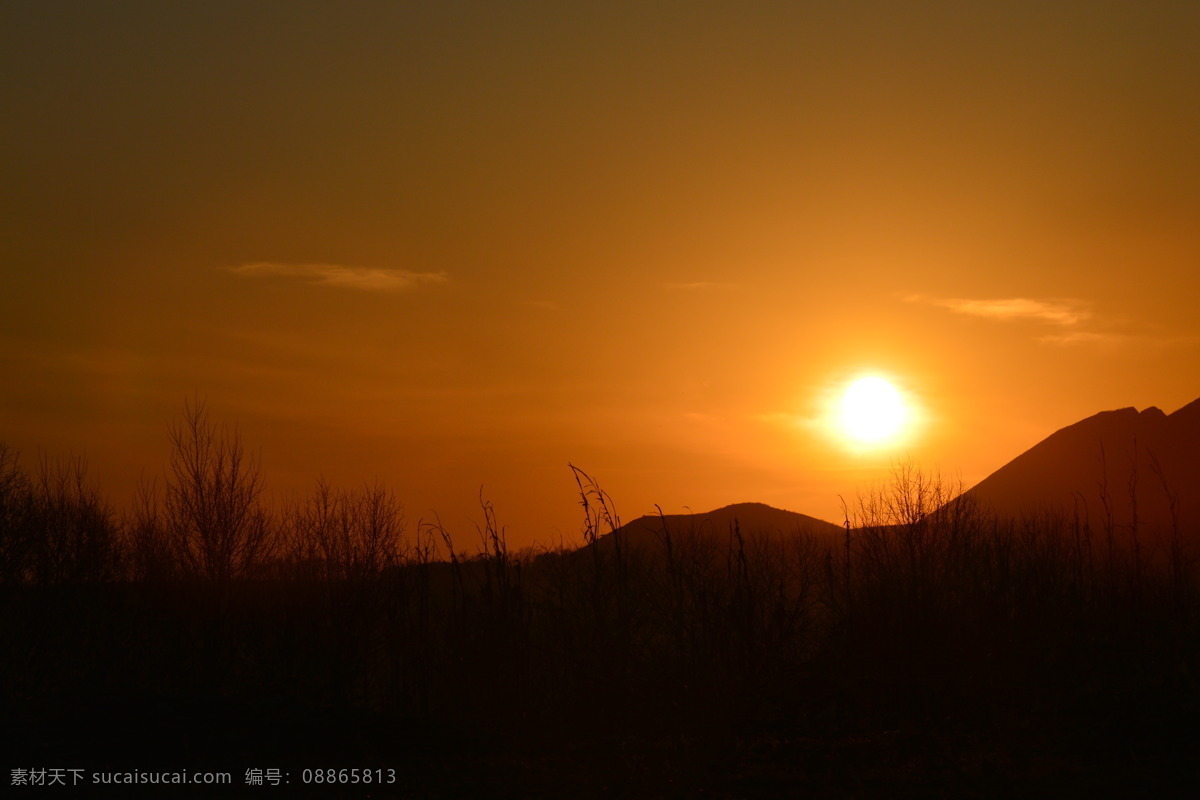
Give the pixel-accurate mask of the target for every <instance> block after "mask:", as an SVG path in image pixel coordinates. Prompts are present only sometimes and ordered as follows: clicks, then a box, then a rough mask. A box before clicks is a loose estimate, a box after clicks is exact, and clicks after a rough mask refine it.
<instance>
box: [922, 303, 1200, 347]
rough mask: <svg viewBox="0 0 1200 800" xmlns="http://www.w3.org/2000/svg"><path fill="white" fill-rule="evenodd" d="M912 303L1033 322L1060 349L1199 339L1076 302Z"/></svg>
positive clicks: (1164, 344) (1162, 344)
mask: <svg viewBox="0 0 1200 800" xmlns="http://www.w3.org/2000/svg"><path fill="white" fill-rule="evenodd" d="M904 299H905V300H907V301H908V302H910V303H924V304H926V305H932V306H937V307H939V308H945V309H947V310H949V311H952V312H954V313H955V314H965V315H967V316H972V317H979V318H982V319H991V320H996V321H1000V322H1018V321H1031V322H1037V323H1042V324H1043V325H1045V326H1049V330H1048V331H1047V330H1046V328H1043V329H1042V330H1043V331H1044V332H1043V333H1041V334H1040V335H1037V336H1035V337H1034V338H1035V339H1036V340H1037V341H1038V342H1040V343H1041V344H1046V345H1055V346H1059V347H1075V346H1091V347H1119V346H1129V345H1137V346H1154V347H1171V346H1179V345H1188V346H1190V345H1192V344H1195V343H1196V341H1197V337H1195V336H1190V335H1179V334H1172V333H1170V332H1168V331H1164V330H1161V329H1158V328H1156V327H1155V326H1146V325H1144V324H1138V323H1137V322H1136V321H1133V320H1130V319H1124V318H1120V317H1111V316H1106V317H1104V318H1100V317H1097V316H1096V315H1094V314H1093V313H1092V312H1091V311H1090V310H1089V309H1088V308H1087V304H1086V303H1085V302H1084V301H1082V300H1077V299H1061V300H1031V299H1029V298H1026V297H1009V298H1001V299H995V300H972V299H964V298H939V297H927V296H924V295H910V296H908V297H906V298H904Z"/></svg>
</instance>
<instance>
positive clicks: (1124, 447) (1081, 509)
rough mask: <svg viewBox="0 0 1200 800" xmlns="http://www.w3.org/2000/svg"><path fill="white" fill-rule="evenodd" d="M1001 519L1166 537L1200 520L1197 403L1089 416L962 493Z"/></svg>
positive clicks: (1199, 410) (1199, 408)
mask: <svg viewBox="0 0 1200 800" xmlns="http://www.w3.org/2000/svg"><path fill="white" fill-rule="evenodd" d="M966 496H967V497H970V498H973V499H974V500H975V501H976V502H978V504H979V505H980V507H981V508H983V509H985V510H989V511H992V512H995V513H997V514H999V515H1001V516H1008V517H1016V516H1022V515H1028V514H1031V513H1043V512H1051V513H1059V514H1065V515H1068V516H1069V517H1071V518H1074V517H1075V515H1076V514H1078V518H1079V519H1080V520H1081V522H1087V523H1088V524H1090V525H1091V527H1092V528H1093V530H1105V529H1115V530H1123V531H1126V532H1128V531H1133V530H1138V531H1139V532H1146V533H1148V534H1150V535H1154V534H1165V533H1167V532H1169V531H1171V530H1173V529H1174V527H1175V525H1176V523H1178V525H1179V526H1180V527H1187V526H1192V527H1194V526H1195V525H1196V524H1197V523H1198V522H1200V400H1196V401H1194V402H1192V403H1190V404H1188V405H1186V406H1184V407H1183V408H1180V409H1179V410H1177V411H1175V412H1174V413H1172V414H1169V415H1168V414H1165V413H1163V412H1162V411H1161V410H1160V409H1158V408H1155V407H1153V406H1151V407H1150V408H1146V409H1144V410H1143V411H1140V412H1139V411H1138V410H1137V409H1135V408H1122V409H1117V410H1115V411H1104V412H1101V413H1099V414H1095V415H1093V416H1091V417H1088V418H1086V419H1084V420H1081V421H1079V422H1077V423H1075V424H1074V425H1069V426H1067V427H1065V428H1063V429H1061V430H1059V431H1056V432H1055V433H1053V434H1052V435H1050V436H1049V437H1047V438H1046V439H1044V440H1043V441H1041V442H1039V443H1038V444H1036V445H1034V446H1033V447H1031V448H1030V449H1029V450H1027V451H1026V452H1024V453H1022V454H1021V455H1019V456H1017V457H1016V458H1014V459H1013V460H1012V461H1010V462H1009V463H1007V464H1005V465H1004V466H1003V467H1001V468H1000V469H998V470H996V471H995V472H994V473H992V474H991V475H989V476H988V477H987V478H985V479H984V480H982V481H981V482H980V483H979V484H977V485H976V486H974V487H972V488H971V489H970V490H969V491H967V492H966Z"/></svg>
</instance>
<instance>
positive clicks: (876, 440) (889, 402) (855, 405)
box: [837, 375, 911, 445]
mask: <svg viewBox="0 0 1200 800" xmlns="http://www.w3.org/2000/svg"><path fill="white" fill-rule="evenodd" d="M910 416H911V414H910V412H909V408H908V404H907V403H905V401H904V397H903V396H902V395H901V394H900V392H899V391H898V390H897V389H896V387H895V386H893V385H892V384H891V383H889V382H888V381H887V380H885V379H884V378H880V377H878V376H876V375H869V376H867V377H864V378H859V379H858V380H856V381H854V382H853V383H851V384H850V385H849V386H848V387H846V391H845V392H844V393H843V394H842V396H841V399H840V400H839V401H838V413H837V425H838V427H839V429H840V430H841V433H842V435H843V436H845V437H846V438H847V439H849V440H850V441H852V442H855V443H856V444H860V445H883V444H887V443H889V442H892V441H895V440H896V439H898V438H899V437H900V436H901V435H902V434H903V432H904V428H905V426H906V424H907V423H908V422H909V418H910Z"/></svg>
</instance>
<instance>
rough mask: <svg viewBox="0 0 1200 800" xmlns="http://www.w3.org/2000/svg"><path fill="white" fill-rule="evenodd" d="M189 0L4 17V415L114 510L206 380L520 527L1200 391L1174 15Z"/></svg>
mask: <svg viewBox="0 0 1200 800" xmlns="http://www.w3.org/2000/svg"><path fill="white" fill-rule="evenodd" d="M181 5H182V4H177V3H160V2H136V3H135V2H121V3H99V2H96V3H88V2H82V3H81V2H69V3H54V2H41V3H25V4H15V3H9V4H5V6H4V8H3V10H2V11H0V96H2V97H3V106H2V107H3V108H4V109H5V114H4V117H5V122H4V124H3V125H0V151H2V152H3V154H4V155H3V158H2V160H0V164H2V166H0V168H2V170H3V172H2V174H0V220H2V221H0V370H2V374H3V380H2V381H0V440H4V441H7V442H8V443H10V444H11V445H14V446H16V447H18V448H20V449H21V450H22V451H23V452H24V453H25V454H26V456H29V455H30V454H32V453H35V452H36V451H37V449H38V448H39V447H41V448H45V449H46V450H47V451H48V452H50V453H64V452H67V451H72V452H75V453H83V454H86V455H87V456H88V457H89V459H90V462H91V467H92V470H93V472H94V474H95V476H96V477H97V479H98V480H99V481H100V483H101V485H102V486H103V487H104V488H105V489H106V490H108V491H109V492H111V494H112V496H113V498H114V500H115V501H116V502H117V503H118V504H123V503H124V502H125V501H126V499H127V498H128V496H129V494H130V492H131V489H132V486H133V484H134V483H135V482H136V480H137V477H138V475H139V474H140V473H142V472H144V473H145V474H148V475H155V474H161V471H162V468H163V465H164V463H165V459H166V454H167V442H166V435H165V431H166V426H167V423H168V421H169V420H170V419H171V418H172V417H173V416H174V415H175V414H177V413H178V412H179V410H180V409H181V408H182V405H183V399H184V397H185V396H190V395H192V394H193V393H199V394H200V395H201V396H204V397H207V399H208V402H209V407H210V409H211V411H212V413H213V414H214V415H215V416H216V417H218V418H221V419H226V420H229V421H236V422H237V423H238V425H239V427H240V430H241V432H242V435H243V438H244V440H245V441H246V443H247V444H249V445H250V446H252V447H253V448H256V449H259V450H261V453H262V460H263V465H264V469H265V471H266V475H267V478H268V480H269V482H270V484H271V485H272V487H274V489H276V490H277V491H279V492H287V491H305V490H307V489H308V488H309V487H311V485H312V483H313V482H314V481H315V479H316V477H317V476H318V475H320V474H324V475H325V476H326V477H327V478H329V479H330V480H331V481H333V482H335V483H346V484H357V483H361V482H362V481H364V480H374V479H377V478H378V479H381V480H383V481H385V482H386V483H387V484H388V485H390V486H391V487H393V488H394V489H395V491H396V492H397V494H398V495H399V497H400V498H401V499H402V500H403V501H404V502H405V504H406V506H407V508H408V515H409V517H410V519H411V520H413V521H415V520H416V519H417V518H419V517H422V516H426V517H428V516H429V515H430V514H431V513H432V512H433V511H434V510H436V511H437V512H439V513H440V514H441V516H442V519H443V521H445V522H446V523H447V525H449V526H450V527H451V528H453V529H454V530H457V531H461V532H462V535H463V537H464V539H465V540H466V541H473V539H472V537H473V528H472V526H471V523H472V520H477V519H479V518H480V514H479V513H478V512H477V511H476V505H475V503H476V497H477V494H478V492H479V488H480V486H481V485H482V486H483V487H484V493H485V494H486V496H487V497H489V498H490V499H491V500H492V501H493V502H494V503H495V506H496V510H497V512H498V514H499V516H500V519H501V521H502V522H504V523H506V524H507V525H508V528H509V534H510V537H511V538H512V539H513V541H514V542H515V543H516V544H527V543H529V542H530V541H533V540H534V539H538V540H541V541H549V540H552V539H557V538H558V536H559V535H561V536H562V537H564V538H565V539H566V540H568V541H571V540H573V538H574V537H575V536H576V535H577V532H578V527H579V515H578V513H577V508H576V506H575V505H574V503H575V498H574V497H573V495H572V489H573V483H572V480H571V475H570V473H569V471H568V470H567V467H566V464H567V462H568V461H571V462H574V463H576V464H578V465H580V466H582V467H584V468H585V469H587V470H589V471H590V472H592V473H594V474H595V475H596V476H597V477H598V478H599V479H600V481H601V483H602V485H603V486H605V488H607V489H608V490H609V492H610V493H611V494H612V495H613V496H614V497H615V498H616V500H617V504H618V510H619V511H620V512H621V513H622V515H623V516H624V517H625V518H626V519H632V518H633V517H636V516H638V515H640V514H642V513H647V512H650V511H653V504H654V503H659V504H661V505H662V507H663V509H664V511H667V512H668V513H671V512H677V511H681V510H682V509H683V508H684V507H685V506H686V507H690V508H692V509H693V510H696V511H704V510H708V509H710V508H713V507H717V506H721V505H725V504H728V503H731V502H737V501H747V500H754V501H761V502H766V503H770V504H772V505H776V506H779V507H783V508H788V509H791V510H795V511H801V512H804V513H809V514H812V515H815V516H820V517H824V518H826V519H830V520H832V521H835V522H840V511H839V510H838V498H837V496H838V494H839V493H840V494H844V495H846V496H852V495H853V494H854V493H855V491H856V490H857V489H859V488H861V487H865V486H868V485H869V484H871V483H872V482H874V481H877V480H880V479H881V478H882V477H883V476H884V474H885V473H886V470H887V467H888V465H889V464H890V463H892V462H894V460H895V459H897V458H900V457H904V456H905V455H906V454H907V455H908V456H911V457H912V458H913V459H914V460H916V461H917V462H918V463H920V464H922V465H925V466H927V467H930V468H940V469H942V470H943V471H945V472H948V473H952V474H957V475H960V476H961V478H962V479H963V480H964V481H965V482H966V483H968V484H970V483H973V482H975V481H977V480H979V479H981V478H983V477H984V476H985V475H987V474H988V473H990V472H991V471H993V470H994V469H996V468H998V467H999V466H1001V465H1002V464H1004V463H1005V462H1006V461H1008V460H1009V459H1011V458H1012V457H1013V456H1015V455H1017V454H1018V453H1019V452H1021V451H1023V450H1024V449H1026V448H1028V447H1029V446H1031V445H1032V444H1034V443H1035V442H1037V441H1038V440H1040V439H1041V438H1043V437H1044V436H1046V435H1048V434H1049V433H1051V432H1052V431H1054V430H1055V429H1057V428H1059V427H1062V426H1063V425H1066V424H1069V423H1071V422H1074V421H1076V420H1077V419H1080V418H1082V417H1084V416H1087V415H1089V414H1091V413H1094V412H1096V411H1099V410H1103V409H1108V408H1116V407H1120V406H1127V405H1136V406H1139V407H1142V406H1146V405H1159V406H1160V407H1162V408H1163V409H1164V410H1166V411H1168V412H1169V411H1172V410H1174V409H1175V408H1177V407H1179V406H1181V405H1183V404H1185V403H1186V402H1188V401H1190V400H1193V399H1195V398H1196V397H1198V396H1200V376H1198V374H1197V366H1198V365H1200V321H1198V319H1197V314H1196V308H1197V306H1198V301H1200V224H1197V220H1200V147H1197V143H1198V142H1200V48H1197V47H1196V42H1198V41H1200V6H1198V5H1197V4H1195V3H1185V2H1178V3H1158V4H1146V3H1134V2H1129V3H1116V2H1088V3H1084V2H1070V3H1045V2H1040V3H1032V2H1031V3H1019V2H1018V3H1003V4H995V5H994V6H991V7H988V8H975V7H970V8H968V7H967V6H968V5H973V4H963V3H948V2H945V3H904V4H899V3H885V2H873V3H838V4H833V3H820V4H815V3H814V4H804V3H791V2H789V3H783V2H779V3H761V2H759V3H753V2H751V3H742V4H718V3H694V2H691V3H645V2H638V3H614V2H606V3H595V4H591V3H557V2H555V3H551V2H542V3H516V4H496V3H483V2H480V3H444V4H427V5H429V6H431V7H430V8H421V7H420V6H421V5H422V4H413V5H415V6H417V8H416V9H415V10H414V9H412V8H407V6H408V5H409V4H401V3H391V2H389V3H356V4H353V5H352V7H350V8H345V7H341V6H338V5H335V4H329V3H315V2H288V3H282V2H277V3H276V2H259V3H253V4H245V3H217V2H206V3H195V4H188V5H189V6H190V8H182V7H180V6H181ZM432 6H437V7H436V8H432ZM864 371H874V372H879V373H883V374H887V375H890V376H891V377H892V378H893V379H894V381H895V382H896V384H897V385H898V386H899V387H901V388H902V389H903V390H904V391H905V392H907V393H909V394H910V395H911V396H912V397H914V398H915V399H916V400H917V401H918V402H919V404H920V405H921V408H922V412H923V416H924V424H923V425H922V427H921V430H920V431H919V432H915V434H914V436H912V437H911V438H910V440H909V441H907V442H905V443H903V444H902V445H896V446H893V447H884V448H881V449H878V450H875V451H873V452H870V453H865V454H864V453H854V452H850V451H848V450H847V449H846V448H845V447H843V446H842V445H841V443H840V442H838V441H837V440H836V439H834V438H831V437H830V436H828V435H827V434H826V433H824V432H822V431H821V430H820V428H819V426H814V425H813V424H810V422H811V420H812V418H813V417H814V416H816V415H817V414H818V413H819V411H820V404H821V402H822V398H824V397H825V396H826V395H827V394H828V393H830V392H831V391H835V390H836V389H837V388H838V387H840V386H842V385H844V384H845V382H846V381H847V380H849V379H850V378H851V377H853V376H855V375H857V374H859V373H861V372H864ZM917 434H919V435H917Z"/></svg>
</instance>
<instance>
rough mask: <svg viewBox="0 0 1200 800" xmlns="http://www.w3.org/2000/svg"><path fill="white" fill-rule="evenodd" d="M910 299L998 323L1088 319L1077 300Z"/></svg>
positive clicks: (1070, 323)
mask: <svg viewBox="0 0 1200 800" xmlns="http://www.w3.org/2000/svg"><path fill="white" fill-rule="evenodd" d="M908 299H909V302H925V303H929V304H932V305H935V306H938V307H940V308H945V309H949V310H950V311H953V312H954V313H955V314H965V315H967V316H971V317H983V318H984V319H994V320H999V321H1001V322H1008V321H1013V320H1035V321H1037V322H1045V323H1047V324H1050V325H1058V326H1060V327H1063V328H1070V327H1073V326H1076V325H1079V324H1081V323H1083V322H1086V321H1088V320H1089V319H1091V316H1092V315H1091V312H1089V311H1088V310H1086V309H1085V308H1083V303H1082V302H1080V301H1079V300H1054V301H1047V300H1031V299H1029V298H1027V297H1008V298H1001V299H996V300H970V299H965V298H937V297H921V296H914V297H910V298H908Z"/></svg>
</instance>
